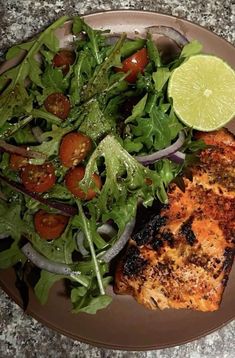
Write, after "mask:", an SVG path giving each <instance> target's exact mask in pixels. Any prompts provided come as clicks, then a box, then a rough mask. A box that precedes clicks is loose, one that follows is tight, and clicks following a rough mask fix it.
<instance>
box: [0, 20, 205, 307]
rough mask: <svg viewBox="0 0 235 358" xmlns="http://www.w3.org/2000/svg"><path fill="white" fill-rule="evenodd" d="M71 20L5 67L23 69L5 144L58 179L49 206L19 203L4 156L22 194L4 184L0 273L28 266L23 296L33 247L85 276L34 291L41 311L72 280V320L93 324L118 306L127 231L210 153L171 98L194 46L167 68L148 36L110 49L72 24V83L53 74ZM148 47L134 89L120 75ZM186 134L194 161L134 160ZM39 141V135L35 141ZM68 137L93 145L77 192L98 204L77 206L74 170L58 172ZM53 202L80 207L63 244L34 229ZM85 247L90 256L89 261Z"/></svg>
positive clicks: (12, 83) (13, 89)
mask: <svg viewBox="0 0 235 358" xmlns="http://www.w3.org/2000/svg"><path fill="white" fill-rule="evenodd" d="M67 20H68V17H66V16H65V17H62V18H60V19H58V20H57V21H56V22H54V23H53V24H52V25H51V26H49V27H48V28H47V29H46V30H45V31H44V32H42V33H41V34H40V35H39V36H37V37H36V38H35V39H32V40H30V41H29V42H26V43H23V44H19V45H15V46H13V47H12V48H11V49H9V50H8V52H7V53H6V59H7V60H11V59H13V58H14V57H15V56H19V59H20V62H19V64H17V65H16V66H15V67H13V68H11V69H8V70H7V71H5V72H4V73H2V74H1V75H0V138H1V140H4V141H6V142H7V143H9V144H11V145H13V146H14V145H15V146H19V147H20V146H24V147H26V148H29V149H30V150H32V151H36V152H40V153H42V154H43V157H42V158H43V159H41V158H40V159H38V158H37V159H32V158H30V160H29V163H30V164H34V165H41V164H43V163H44V162H45V161H46V162H50V163H51V164H52V165H53V166H54V168H55V176H56V182H55V185H54V186H53V187H52V188H51V189H50V190H49V191H47V192H46V193H42V194H40V195H41V196H42V198H43V199H44V201H42V200H41V201H40V200H38V199H37V198H38V197H37V196H35V195H34V193H31V195H28V194H27V195H24V194H23V193H22V192H23V191H22V190H21V191H20V193H18V192H17V187H18V188H19V185H21V172H20V171H16V170H13V168H12V167H11V156H10V154H9V153H2V152H1V154H0V174H1V177H2V178H6V179H7V180H11V181H13V183H15V189H14V185H11V186H10V187H9V186H7V185H5V184H4V183H7V180H6V181H5V182H4V180H3V179H2V181H1V180H0V235H3V239H1V243H3V244H4V245H3V249H1V251H0V268H1V269H5V268H7V267H10V266H13V265H15V264H17V263H20V264H19V266H20V269H22V270H23V271H22V270H21V271H22V272H24V274H23V275H22V277H21V276H19V274H18V276H19V277H20V281H21V284H22V287H24V288H25V283H24V282H23V280H24V277H25V271H24V269H23V268H22V267H23V264H24V263H25V262H26V257H25V256H24V254H23V253H22V251H21V247H22V245H24V242H25V240H26V241H29V242H30V244H31V245H32V247H33V249H34V250H36V251H37V252H38V253H39V254H40V255H42V256H43V257H44V258H45V259H48V260H50V261H51V262H54V263H60V264H63V265H68V267H69V269H71V270H73V272H76V271H79V273H80V275H81V276H80V278H81V279H80V280H79V278H78V277H76V275H75V276H74V277H73V275H70V276H69V275H67V276H66V275H65V276H62V275H60V274H55V273H51V272H48V271H46V270H41V272H40V277H39V279H38V281H37V283H36V285H35V287H34V291H35V294H36V296H37V298H38V300H39V302H40V303H41V304H45V303H46V301H47V299H48V296H49V291H50V289H51V287H52V286H53V285H54V284H55V283H56V282H57V281H59V280H64V279H66V283H68V282H69V286H68V287H69V294H70V298H71V302H72V304H73V312H74V313H78V312H86V313H90V314H94V313H96V312H97V310H100V309H103V308H105V307H107V306H108V305H109V304H110V302H111V297H110V296H109V295H107V294H106V288H107V286H108V285H109V284H110V283H111V282H112V277H111V276H110V272H109V265H108V264H106V263H105V262H104V261H103V260H102V256H103V255H104V254H105V253H106V252H107V250H109V249H110V248H112V246H113V244H115V242H117V240H119V238H120V237H121V235H122V233H123V232H124V230H125V227H126V225H127V224H128V223H129V222H130V221H131V220H132V219H133V218H134V217H135V215H136V211H137V206H138V204H139V203H141V204H142V205H144V206H146V207H147V206H151V205H152V203H153V201H154V200H160V201H161V202H162V203H167V187H168V185H169V183H170V182H171V181H173V180H175V179H176V178H179V175H180V174H181V173H182V170H183V168H184V167H185V165H186V164H187V163H188V162H190V161H191V160H194V159H195V155H196V153H197V151H198V150H200V149H204V145H203V143H202V142H201V141H194V140H192V133H191V131H190V130H189V129H185V128H184V127H183V125H182V124H181V122H180V121H179V120H178V118H177V116H176V115H175V113H174V109H173V105H172V101H171V99H170V98H168V96H167V86H168V80H169V78H170V76H171V73H172V71H173V70H174V68H176V67H177V66H179V65H180V64H181V63H182V62H184V61H186V60H187V58H188V57H189V56H192V55H195V54H197V53H199V52H200V51H201V44H200V43H198V42H197V41H192V42H191V43H189V44H187V45H186V46H185V47H184V48H183V49H182V52H181V54H180V55H179V56H178V57H177V58H175V59H174V60H173V61H172V62H171V63H165V61H164V60H163V58H162V56H161V55H160V53H159V51H158V48H157V46H156V44H155V43H154V41H153V39H152V37H151V35H150V34H148V35H147V38H146V39H141V38H135V39H134V40H130V39H127V38H126V34H125V33H123V34H121V35H120V37H119V38H118V39H117V41H116V43H114V44H113V43H109V41H108V40H107V35H108V33H107V31H106V32H105V31H100V30H94V29H92V28H91V27H90V26H89V25H88V24H86V23H85V22H84V20H82V19H81V18H79V17H74V18H73V19H72V32H73V35H74V37H75V41H74V43H73V44H72V50H71V51H73V52H74V59H75V60H74V63H72V64H71V65H70V66H69V70H68V72H67V73H66V74H65V73H63V69H62V68H60V67H56V66H55V65H54V64H53V58H54V55H55V54H56V53H57V52H58V51H59V50H60V48H59V46H60V45H59V40H58V38H57V37H56V33H55V30H56V29H58V28H59V27H61V26H63V24H64V23H65V21H67ZM143 47H146V50H147V53H148V59H149V63H148V65H147V66H146V67H145V70H144V72H143V73H139V74H138V78H137V81H136V83H131V84H130V83H128V81H127V76H128V74H129V72H122V71H121V72H120V69H121V67H122V61H123V59H125V58H127V57H128V56H131V55H132V54H133V53H135V52H136V51H138V50H139V49H142V48H143ZM52 93H62V94H63V95H65V96H66V97H67V99H68V100H69V103H70V112H69V115H68V118H66V119H65V120H64V121H62V120H61V119H60V118H59V117H57V116H56V115H55V114H53V113H55V112H53V113H50V112H48V111H47V110H46V106H44V103H45V100H46V99H47V97H48V96H49V95H50V94H52ZM35 129H36V131H35ZM182 130H184V131H185V133H186V140H185V143H184V145H183V146H182V148H181V150H182V151H183V152H184V153H186V161H185V162H184V163H182V164H176V163H174V162H172V161H171V160H170V159H168V158H164V159H162V160H159V161H158V162H157V163H155V164H154V165H152V166H151V167H146V166H143V165H142V164H140V163H139V162H138V161H137V160H136V159H135V157H134V156H133V154H134V155H136V153H137V154H138V155H146V154H151V153H153V152H155V151H157V150H160V149H163V148H166V147H168V146H169V145H171V144H172V143H173V142H174V141H175V140H176V139H177V137H178V135H179V132H180V131H182ZM36 132H37V133H39V134H38V135H35V133H36ZM70 132H82V133H83V134H84V135H87V136H88V137H90V138H91V140H92V143H93V145H92V150H91V152H90V153H88V155H87V157H86V158H85V160H84V161H83V162H82V163H80V164H79V165H82V166H85V167H86V168H85V175H84V177H83V179H82V180H81V181H80V182H79V187H80V189H81V190H83V191H84V192H87V191H88V190H89V189H93V190H94V191H95V192H96V196H95V197H94V198H93V199H92V200H90V201H82V200H78V199H77V198H75V197H74V196H73V194H72V192H70V190H69V188H68V187H67V186H66V183H65V181H66V180H65V178H66V175H67V172H68V170H71V169H68V168H67V167H64V166H63V165H62V164H61V162H60V143H61V140H62V138H63V137H64V136H65V135H66V134H68V133H70ZM94 174H96V175H99V176H100V177H101V180H102V186H101V188H100V190H98V189H97V187H96V186H95V184H94V181H93V176H94ZM45 200H47V201H46V202H45ZM55 200H56V201H57V204H58V203H59V204H61V205H68V204H69V205H71V206H74V207H73V209H74V210H75V213H76V212H77V214H76V215H74V216H73V217H72V218H70V220H69V221H68V224H67V226H66V228H65V230H64V232H63V233H62V234H61V235H60V236H59V237H58V238H56V239H55V240H53V241H46V240H43V239H42V238H41V237H40V235H39V234H38V232H37V230H36V229H35V226H34V215H35V213H36V212H37V211H38V210H45V211H47V212H49V213H50V214H57V213H58V210H56V209H55V206H52V205H51V206H50V204H51V201H55ZM42 202H43V204H42ZM44 203H45V204H44ZM47 203H48V205H46V204H47ZM76 208H77V211H76ZM109 220H111V221H112V222H113V223H114V224H115V226H116V229H117V230H116V234H115V235H114V236H113V237H112V238H109V239H108V238H107V237H106V238H104V237H102V235H100V234H99V233H98V231H97V230H98V228H99V227H100V226H102V224H104V223H106V222H107V221H109ZM81 234H82V236H81ZM79 237H80V239H79V240H81V238H82V245H83V246H84V249H85V252H87V254H84V253H82V250H81V246H79V242H78V238H79ZM9 238H10V241H9ZM80 244H81V243H80ZM0 248H1V246H0ZM19 271H20V270H19Z"/></svg>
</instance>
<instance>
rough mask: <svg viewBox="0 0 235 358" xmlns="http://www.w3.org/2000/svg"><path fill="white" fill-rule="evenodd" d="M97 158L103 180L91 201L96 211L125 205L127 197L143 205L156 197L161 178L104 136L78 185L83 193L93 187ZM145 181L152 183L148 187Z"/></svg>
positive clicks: (119, 145) (109, 136)
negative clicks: (103, 170) (102, 165)
mask: <svg viewBox="0 0 235 358" xmlns="http://www.w3.org/2000/svg"><path fill="white" fill-rule="evenodd" d="M113 153H115V155H113ZM100 158H103V159H104V165H105V173H106V180H105V183H104V185H103V187H102V189H101V191H100V193H99V194H98V195H97V198H95V199H93V200H94V206H95V207H96V210H97V212H99V211H100V212H101V213H105V212H107V211H109V210H111V209H112V207H113V204H114V203H116V202H119V200H122V201H123V202H125V201H126V200H127V198H128V197H129V196H134V197H135V198H136V201H137V200H138V198H142V199H143V200H144V201H146V202H148V201H149V200H150V197H151V198H152V199H153V198H154V197H155V195H156V191H157V188H158V187H159V186H160V183H161V178H160V176H159V175H158V174H157V173H156V172H154V171H151V170H150V169H148V168H146V167H144V166H143V165H141V164H140V163H139V162H137V161H136V160H135V159H134V158H133V157H132V156H131V155H130V154H129V153H128V152H127V151H126V150H125V149H124V148H123V147H122V145H121V144H120V143H119V142H118V141H117V140H116V139H115V138H114V137H113V136H112V135H107V136H106V137H105V138H104V139H103V140H102V141H101V142H100V143H99V145H98V146H97V148H96V149H95V151H94V152H93V153H92V155H91V157H90V159H89V161H88V164H87V166H86V172H85V176H84V178H83V179H82V181H81V182H80V186H81V188H82V189H83V190H84V191H85V192H86V191H87V190H88V188H90V187H92V186H94V183H93V181H92V175H93V173H95V172H97V171H98V161H99V160H100ZM147 179H151V180H152V185H151V186H150V185H147V184H146V180H147ZM163 195H164V194H163ZM165 196H166V194H165ZM165 200H166V199H165Z"/></svg>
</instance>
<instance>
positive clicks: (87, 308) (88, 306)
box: [71, 289, 112, 314]
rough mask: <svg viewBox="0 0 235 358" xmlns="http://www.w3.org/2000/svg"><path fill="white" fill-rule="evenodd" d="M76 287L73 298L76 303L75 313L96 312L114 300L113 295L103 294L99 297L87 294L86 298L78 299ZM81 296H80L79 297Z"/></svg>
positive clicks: (74, 303)
mask: <svg viewBox="0 0 235 358" xmlns="http://www.w3.org/2000/svg"><path fill="white" fill-rule="evenodd" d="M75 294H76V289H73V290H72V295H71V300H72V302H73V305H74V309H73V311H72V312H73V313H79V312H85V313H90V314H95V313H96V312H97V311H98V310H101V309H104V308H106V307H107V306H108V305H110V303H111V302H112V297H110V296H108V295H102V296H98V297H93V296H91V295H90V296H85V299H83V300H81V299H80V300H79V301H78V302H77V301H76V296H75ZM79 298H80V297H79Z"/></svg>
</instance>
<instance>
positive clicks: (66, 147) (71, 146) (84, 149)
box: [59, 132, 92, 168]
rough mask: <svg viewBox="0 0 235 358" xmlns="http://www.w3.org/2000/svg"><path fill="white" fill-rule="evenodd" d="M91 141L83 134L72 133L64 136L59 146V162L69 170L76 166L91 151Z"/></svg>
mask: <svg viewBox="0 0 235 358" xmlns="http://www.w3.org/2000/svg"><path fill="white" fill-rule="evenodd" d="M91 146H92V143H91V139H90V138H89V137H87V136H86V135H85V134H82V133H77V132H72V133H68V134H66V135H65V136H64V137H63V138H62V141H61V144H60V151H59V156H60V161H61V163H62V164H63V165H64V166H65V167H67V168H71V167H73V166H76V165H78V164H79V163H80V162H81V161H82V160H83V159H84V158H85V157H86V156H87V154H88V153H89V152H90V150H91Z"/></svg>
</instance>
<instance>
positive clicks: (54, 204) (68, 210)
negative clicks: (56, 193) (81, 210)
mask: <svg viewBox="0 0 235 358" xmlns="http://www.w3.org/2000/svg"><path fill="white" fill-rule="evenodd" d="M0 180H1V181H3V182H4V183H5V184H7V185H8V186H10V187H11V188H12V189H14V190H16V191H18V192H20V193H23V194H25V195H28V196H30V197H31V198H33V199H34V200H37V201H39V202H40V203H42V204H44V205H47V206H49V207H51V208H53V209H57V210H59V211H60V212H61V213H62V214H64V215H67V216H74V215H76V214H77V209H76V208H75V207H73V206H71V205H69V204H64V203H61V202H58V201H53V200H52V201H50V200H47V199H44V198H43V197H42V196H41V195H39V194H37V193H32V192H31V191H29V190H27V189H26V188H25V187H24V186H23V185H21V184H20V183H16V182H14V181H12V180H10V179H8V178H5V177H4V176H3V175H1V174H0Z"/></svg>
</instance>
